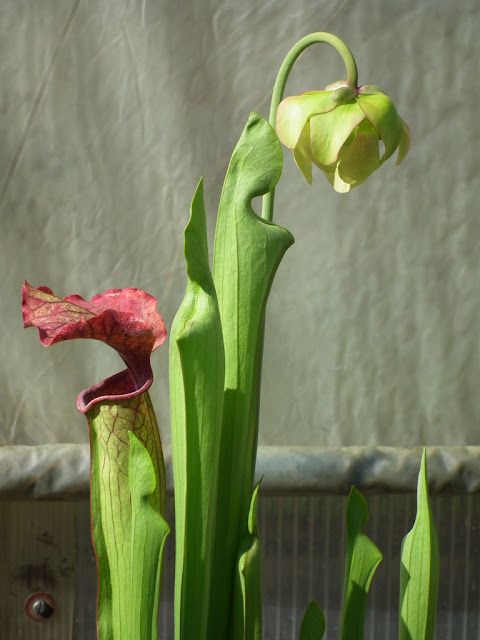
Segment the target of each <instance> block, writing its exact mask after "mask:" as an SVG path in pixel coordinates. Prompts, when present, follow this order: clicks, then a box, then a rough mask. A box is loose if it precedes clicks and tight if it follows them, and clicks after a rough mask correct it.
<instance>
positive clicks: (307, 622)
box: [298, 600, 325, 640]
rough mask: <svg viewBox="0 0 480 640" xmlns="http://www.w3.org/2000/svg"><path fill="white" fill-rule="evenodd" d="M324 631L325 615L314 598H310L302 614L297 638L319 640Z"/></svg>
mask: <svg viewBox="0 0 480 640" xmlns="http://www.w3.org/2000/svg"><path fill="white" fill-rule="evenodd" d="M324 633H325V617H324V615H323V612H322V610H321V609H320V607H319V606H318V604H317V603H316V602H315V600H312V601H311V602H310V604H309V605H308V607H307V609H306V611H305V614H304V616H303V620H302V626H301V627H300V635H299V637H298V640H321V638H323V635H324Z"/></svg>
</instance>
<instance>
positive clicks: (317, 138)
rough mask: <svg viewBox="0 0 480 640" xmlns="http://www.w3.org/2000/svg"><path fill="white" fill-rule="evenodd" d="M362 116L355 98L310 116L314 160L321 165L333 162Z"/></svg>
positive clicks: (363, 116)
mask: <svg viewBox="0 0 480 640" xmlns="http://www.w3.org/2000/svg"><path fill="white" fill-rule="evenodd" d="M364 118H365V115H364V113H363V111H362V110H361V109H360V107H359V106H358V104H357V103H356V101H355V100H352V101H351V102H348V103H347V104H342V105H339V106H337V108H336V109H335V111H329V112H327V113H322V114H321V115H318V116H314V117H313V118H311V119H310V142H311V148H312V156H313V157H314V158H315V160H316V161H317V162H319V163H320V164H323V165H331V164H334V163H335V162H336V161H337V159H338V154H339V153H340V149H341V148H342V145H343V144H344V142H345V140H347V138H348V136H349V135H350V134H351V133H352V131H353V130H354V129H355V128H356V127H358V125H359V124H360V122H362V120H363V119H364Z"/></svg>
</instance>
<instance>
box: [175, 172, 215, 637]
mask: <svg viewBox="0 0 480 640" xmlns="http://www.w3.org/2000/svg"><path fill="white" fill-rule="evenodd" d="M185 259H186V262H187V273H188V278H189V279H188V284H187V290H186V293H185V297H184V299H183V302H182V304H181V306H180V308H179V310H178V312H177V315H176V316H175V319H174V321H173V325H172V331H171V340H170V398H171V419H172V455H173V472H174V480H175V531H176V562H175V637H176V638H177V639H180V638H181V639H182V640H188V639H193V638H194V639H195V640H202V639H203V638H206V637H207V635H206V632H207V615H208V605H209V598H210V591H211V585H212V582H211V581H212V553H213V540H214V522H215V516H216V496H217V483H218V467H219V454H220V438H221V430H222V412H223V388H224V366H225V365H224V350H223V340H222V330H221V325H220V314H219V311H218V304H217V298H216V295H215V289H214V286H213V280H212V276H211V273H210V267H209V263H208V246H207V233H206V219H205V209H204V204H203V183H202V181H200V183H199V185H198V187H197V190H196V192H195V196H194V198H193V201H192V206H191V216H190V221H189V223H188V225H187V227H186V229H185Z"/></svg>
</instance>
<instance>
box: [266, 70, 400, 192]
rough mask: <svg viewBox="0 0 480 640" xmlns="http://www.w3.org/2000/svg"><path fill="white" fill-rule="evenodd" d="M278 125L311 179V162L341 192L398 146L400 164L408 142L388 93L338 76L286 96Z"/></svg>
mask: <svg viewBox="0 0 480 640" xmlns="http://www.w3.org/2000/svg"><path fill="white" fill-rule="evenodd" d="M276 131H277V135H278V137H279V138H280V140H281V142H282V143H283V144H284V145H285V146H286V147H288V148H289V149H293V155H294V157H295V162H296V163H297V165H298V168H299V169H300V171H301V172H302V173H303V175H304V176H305V178H306V179H307V181H308V182H309V183H310V184H311V183H312V162H313V163H314V164H315V165H317V167H319V168H320V169H321V170H322V171H324V173H325V175H326V176H327V179H328V181H329V182H330V184H331V185H332V186H333V188H334V189H335V191H338V192H339V193H346V192H347V191H350V190H351V189H353V188H354V187H356V186H358V185H359V184H361V183H362V182H365V180H366V179H367V178H368V176H369V175H370V174H372V173H373V172H374V171H375V170H376V169H378V167H380V165H382V164H383V163H384V162H385V160H387V159H388V158H389V157H390V156H391V155H392V154H393V153H394V152H395V150H396V149H398V156H397V164H400V162H402V160H403V159H404V158H405V156H406V155H407V153H408V149H409V146H410V130H409V128H408V126H407V124H406V123H405V122H404V121H403V120H402V118H401V117H400V116H399V115H398V113H397V110H396V108H395V105H394V104H393V102H392V101H391V100H390V98H389V97H388V96H387V95H386V94H385V93H384V92H383V91H382V90H381V89H379V88H378V87H376V86H373V85H364V86H363V87H360V88H359V89H357V90H356V91H354V90H353V89H351V88H350V87H348V86H346V84H345V83H344V82H339V83H335V84H333V85H329V86H328V87H326V89H325V90H324V91H307V92H306V93H302V94H301V95H299V96H291V97H288V98H285V99H284V100H282V102H281V103H280V105H279V107H278V111H277V121H276ZM380 141H381V142H382V143H383V149H381V148H380V144H379V143H380ZM382 151H383V153H382Z"/></svg>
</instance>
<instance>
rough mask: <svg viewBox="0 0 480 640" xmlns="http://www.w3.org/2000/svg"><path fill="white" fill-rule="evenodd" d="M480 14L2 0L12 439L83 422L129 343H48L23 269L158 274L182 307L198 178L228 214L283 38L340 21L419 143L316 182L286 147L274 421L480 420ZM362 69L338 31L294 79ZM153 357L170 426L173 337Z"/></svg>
mask: <svg viewBox="0 0 480 640" xmlns="http://www.w3.org/2000/svg"><path fill="white" fill-rule="evenodd" d="M479 26H480V6H479V4H478V2H476V1H475V0H467V1H465V2H462V3H454V2H450V1H447V0H436V1H435V0H430V1H427V0H421V1H420V2H419V1H418V0H405V1H402V2H397V1H395V0H364V1H363V2H353V1H351V0H350V2H348V1H346V2H337V3H332V2H326V1H320V2H307V1H306V0H305V1H304V2H299V3H292V2H290V1H287V0H270V1H269V2H255V1H254V0H246V1H244V2H226V1H223V2H222V1H220V0H209V1H207V0H202V1H200V2H195V3H194V2H192V3H180V2H179V3H173V2H168V1H166V0H158V1H155V2H154V1H152V0H150V1H147V0H145V1H144V2H128V1H127V0H117V1H115V2H114V1H113V0H112V1H101V0H98V1H96V2H95V1H91V2H73V1H72V2H67V1H66V0H63V1H60V0H57V1H55V0H44V1H43V2H27V1H18V0H4V1H3V3H2V7H1V9H0V30H1V35H0V52H1V57H2V65H1V68H0V74H1V87H2V90H1V98H0V104H1V108H0V125H1V126H0V130H1V131H2V144H1V146H0V216H1V224H2V233H1V240H0V242H1V245H0V246H1V251H0V272H1V273H2V295H1V298H0V300H1V302H0V309H1V317H2V320H3V326H2V329H3V331H2V332H1V334H0V353H1V355H2V365H3V366H2V370H1V372H0V444H42V443H48V442H52V443H53V442H76V443H81V442H86V441H87V427H86V421H85V419H84V418H83V416H80V415H79V414H77V412H76V409H75V397H76V394H77V393H78V392H79V391H80V390H81V389H83V388H85V387H86V386H89V385H90V384H93V383H94V382H96V381H98V380H100V379H102V377H104V376H107V375H109V374H112V373H114V372H115V371H117V370H118V367H119V366H120V365H119V362H118V358H117V356H116V355H115V354H114V353H110V352H109V350H108V348H107V347H105V346H104V345H102V344H100V343H92V344H88V343H65V344H62V345H57V346H56V347H52V348H51V349H48V350H46V349H45V348H43V347H41V346H40V344H39V342H38V340H37V337H36V335H35V333H36V332H34V331H33V330H29V331H28V332H27V331H25V332H24V331H23V329H22V323H21V315H20V300H19V292H20V287H21V283H22V281H23V279H24V278H27V279H28V280H29V282H30V283H31V284H33V285H40V284H46V285H48V286H50V287H52V289H53V290H54V291H55V292H56V293H58V295H67V294H71V293H79V294H80V295H83V296H84V297H90V296H92V295H93V294H95V293H97V292H100V291H104V290H105V289H108V288H112V287H125V286H134V287H140V288H144V289H146V290H147V291H148V292H149V293H152V294H153V295H155V296H156V297H158V299H159V309H160V311H161V313H162V314H163V316H164V319H165V322H166V324H167V327H170V324H171V321H172V319H173V316H174V314H175V312H176V309H177V307H178V305H179V303H180V300H181V298H182V296H183V291H184V286H185V276H184V271H183V255H182V230H183V227H184V226H185V224H186V221H187V217H188V210H189V204H190V199H191V197H192V195H193V191H194V189H195V186H196V183H197V181H198V178H199V177H200V176H201V175H203V176H204V177H205V190H206V200H207V207H208V216H209V224H210V229H209V231H210V236H211V237H213V228H214V223H215V208H216V205H217V203H218V198H219V194H220V189H221V184H222V180H223V176H224V174H225V170H226V167H227V164H228V160H229V156H230V153H231V151H232V149H233V147H234V145H235V143H236V140H237V139H238V137H239V135H240V133H241V130H242V128H243V125H244V123H245V122H246V120H247V117H248V114H249V111H251V110H256V111H258V112H259V113H261V114H262V115H265V116H266V115H267V114H268V104H269V100H268V98H269V92H270V90H271V87H272V85H273V81H274V78H275V74H276V71H277V69H278V67H279V65H280V63H281V61H282V59H283V56H284V55H285V53H286V52H287V51H288V49H289V48H290V46H291V45H292V44H293V43H294V42H295V41H296V40H297V39H299V38H300V37H302V36H303V35H305V34H307V33H309V32H311V31H318V30H323V29H326V30H329V31H332V32H333V33H336V34H337V35H339V36H340V37H341V38H343V39H345V41H346V42H347V44H348V45H349V46H350V48H351V49H352V51H353V53H354V55H355V57H356V59H357V63H358V66H359V73H360V82H361V83H362V84H363V83H366V84H367V83H368V84H373V83H375V84H378V85H380V86H381V87H382V88H383V89H384V90H385V91H386V92H387V93H389V95H390V96H391V97H392V98H393V99H394V101H395V102H396V104H397V106H398V109H399V112H400V114H401V115H402V117H403V118H404V119H405V120H406V121H407V122H408V124H409V125H410V127H411V129H412V132H413V146H412V149H411V152H410V154H409V156H408V157H407V159H406V161H405V162H404V164H402V165H401V166H400V167H397V168H396V167H395V166H394V163H393V161H391V162H389V163H388V165H386V166H384V167H383V168H382V169H381V170H380V171H379V172H378V173H377V174H375V175H374V176H373V177H372V178H371V179H370V180H369V181H368V182H367V183H366V184H365V185H363V186H361V187H359V188H358V189H355V190H354V191H353V192H352V193H351V194H350V195H338V194H336V193H334V192H333V190H331V188H330V187H329V186H328V184H327V182H326V180H325V179H323V177H322V176H320V175H318V176H316V178H317V179H316V180H314V185H313V186H312V187H309V186H308V185H307V184H306V183H305V181H304V180H303V178H302V176H301V175H300V173H299V172H298V171H297V170H296V168H295V167H294V164H293V161H292V159H291V158H290V155H289V154H285V168H284V175H283V177H282V180H281V182H280V185H279V188H278V190H277V208H276V214H275V216H276V221H277V222H279V224H282V225H283V226H286V227H288V228H289V229H290V230H291V231H292V233H293V234H294V235H295V237H296V240H297V242H296V244H295V245H294V247H293V248H292V249H290V250H289V252H288V253H287V255H286V257H285V259H284V262H283V263H282V265H281V267H280V270H279V273H278V276H277V279H276V282H275V284H274V287H273V289H272V293H271V298H270V303H269V308H268V325H267V335H266V347H265V365H264V380H263V384H262V394H263V395H262V402H263V404H262V413H261V418H262V425H261V433H260V442H261V443H262V444H296V445H318V446H324V445H367V444H380V445H392V446H399V447H400V446H403V447H410V446H415V445H421V444H429V445H433V444H445V445H450V444H478V440H479V434H478V424H479V417H480V394H479V393H478V390H477V386H478V381H479V380H480V358H479V347H478V344H479V340H478V333H479V325H480V322H479V317H480V316H479V309H480V291H479V287H478V283H479V279H480V277H479V276H480V269H479V263H480V250H479V247H480V216H479V213H480V212H479V204H478V202H479V194H480V178H479V171H478V169H479V165H480V151H479V148H480V147H479V145H478V135H479V130H480V126H479V121H478V110H479V109H478V105H479V103H480V102H479V98H480V95H479V93H480V91H479V83H478V59H479V55H480V44H479V40H478V28H479ZM343 75H344V71H343V69H342V63H341V61H340V59H339V58H338V57H337V56H336V54H335V53H334V52H333V50H332V51H329V50H328V48H327V47H325V46H322V47H320V46H317V47H315V48H313V49H311V50H310V51H309V52H307V53H306V54H304V55H303V56H302V58H301V59H300V61H299V62H298V66H297V67H296V69H295V71H294V74H293V76H292V79H291V82H290V83H289V85H288V90H289V92H291V93H298V92H300V91H304V90H308V89H314V88H319V89H321V88H323V87H324V86H325V85H326V84H328V83H330V82H333V81H335V80H338V79H341V78H342V77H343ZM153 365H154V369H155V375H156V383H155V386H154V390H153V394H152V395H153V399H154V403H155V405H156V408H157V413H158V418H159V423H160V427H161V431H162V435H163V438H164V440H165V441H168V440H169V437H170V436H169V417H168V416H169V410H168V388H167V376H168V372H167V365H168V349H167V347H163V349H160V350H159V351H158V352H157V353H156V354H155V355H154V357H153Z"/></svg>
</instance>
